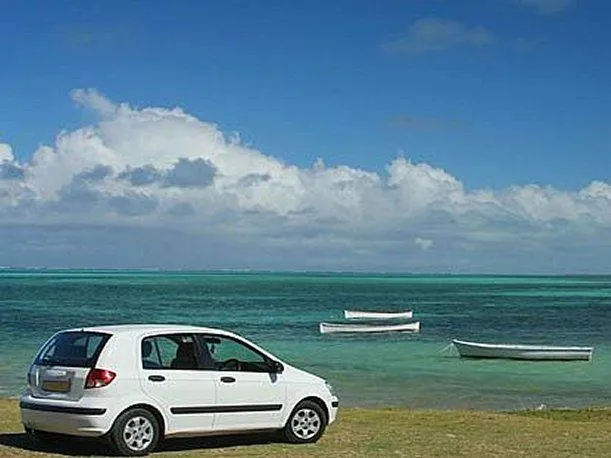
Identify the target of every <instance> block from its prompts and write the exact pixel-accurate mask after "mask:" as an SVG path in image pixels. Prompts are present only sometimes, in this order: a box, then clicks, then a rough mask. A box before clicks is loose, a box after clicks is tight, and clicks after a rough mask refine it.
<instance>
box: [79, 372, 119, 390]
mask: <svg viewBox="0 0 611 458" xmlns="http://www.w3.org/2000/svg"><path fill="white" fill-rule="evenodd" d="M116 376H117V374H115V373H114V372H113V371H109V370H106V369H91V370H90V371H89V374H87V380H86V381H85V388H102V387H103V386H107V385H110V383H111V382H112V381H113V380H114V379H115V377H116Z"/></svg>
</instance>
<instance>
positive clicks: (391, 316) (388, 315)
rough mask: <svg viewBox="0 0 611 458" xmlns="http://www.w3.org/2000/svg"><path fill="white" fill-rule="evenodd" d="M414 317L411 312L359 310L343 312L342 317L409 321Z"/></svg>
mask: <svg viewBox="0 0 611 458" xmlns="http://www.w3.org/2000/svg"><path fill="white" fill-rule="evenodd" d="M413 316H414V312H413V311H412V310H405V311H403V312H366V311H361V310H344V317H345V318H346V319H349V320H355V319H357V320H358V319H363V320H397V319H401V320H404V319H409V318H412V317H413Z"/></svg>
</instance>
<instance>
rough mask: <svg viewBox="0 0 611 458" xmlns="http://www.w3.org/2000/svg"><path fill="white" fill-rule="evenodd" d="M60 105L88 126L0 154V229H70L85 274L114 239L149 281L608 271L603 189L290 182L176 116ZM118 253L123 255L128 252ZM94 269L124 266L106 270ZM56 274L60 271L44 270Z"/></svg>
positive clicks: (408, 180) (435, 180)
mask: <svg viewBox="0 0 611 458" xmlns="http://www.w3.org/2000/svg"><path fill="white" fill-rule="evenodd" d="M74 94H75V95H74V97H75V98H76V99H78V100H79V102H80V103H82V104H84V105H85V106H86V108H88V109H91V110H93V111H94V112H96V113H99V115H100V118H99V121H98V122H97V123H95V124H93V125H90V126H85V127H83V128H81V129H77V130H75V131H71V132H62V133H61V134H60V135H59V136H58V137H57V139H56V142H55V143H54V144H53V145H47V146H42V147H40V148H39V149H38V150H37V151H36V152H35V153H34V154H33V156H32V158H31V160H30V161H29V162H27V163H24V164H17V163H16V162H15V160H14V157H13V155H12V151H11V149H10V147H8V146H6V145H5V146H3V147H2V148H0V157H1V158H2V161H1V162H0V167H1V168H0V221H1V222H2V223H1V224H0V227H4V228H6V227H8V226H11V227H16V226H18V227H20V228H27V227H29V228H32V227H36V228H39V229H40V228H45V227H47V228H53V227H61V228H70V230H69V231H68V232H67V233H66V235H65V237H64V238H68V239H70V238H71V237H75V235H74V234H75V231H76V230H77V229H76V228H78V227H79V225H81V226H83V225H84V227H85V229H84V230H86V231H91V230H92V229H91V228H97V229H96V231H98V232H99V231H106V232H104V234H105V236H104V237H103V240H104V241H105V242H102V241H100V243H108V244H109V245H108V250H106V251H105V250H103V249H101V248H100V249H94V247H93V245H92V244H95V241H91V243H90V244H89V245H87V246H88V248H87V249H88V250H90V251H91V252H96V253H98V256H100V258H99V259H100V261H99V262H100V263H102V261H101V260H102V259H106V258H104V255H103V254H100V253H103V252H111V251H109V250H116V247H115V246H114V245H113V243H112V241H111V240H112V236H113V234H114V236H116V237H117V243H120V242H119V240H123V239H124V238H123V235H121V234H124V232H121V231H126V230H127V231H129V233H130V234H131V235H130V240H132V241H133V240H140V242H139V243H141V244H142V245H140V248H138V249H139V250H140V251H142V252H146V253H148V252H150V253H152V252H153V251H154V250H149V249H148V248H144V247H145V246H149V245H150V244H158V243H163V244H164V246H166V247H167V249H165V250H158V251H155V253H157V254H156V256H157V257H156V258H155V260H156V261H155V262H157V263H159V264H160V265H159V266H161V267H164V266H176V265H180V259H179V258H178V256H179V253H182V254H181V255H180V256H186V258H188V259H190V260H191V261H189V266H190V267H193V268H196V267H235V268H240V267H252V266H256V267H259V268H268V267H269V268H272V267H282V268H325V269H330V268H345V269H356V270H359V269H363V270H367V269H384V270H387V269H388V270H390V269H397V270H411V269H421V270H427V271H431V270H433V271H438V270H443V269H446V268H450V267H448V266H451V267H452V269H455V268H459V269H464V270H476V271H481V270H482V269H485V266H489V267H490V266H491V265H492V264H491V263H493V262H495V263H497V264H496V265H497V267H498V263H499V262H513V265H514V268H517V269H518V270H521V269H522V268H523V265H524V259H527V258H528V259H530V258H531V257H533V256H535V253H537V254H538V255H537V256H536V258H535V259H534V260H532V259H530V261H532V262H531V264H529V265H531V266H534V265H535V264H536V263H537V262H538V263H540V264H541V263H544V260H545V259H548V257H549V256H551V254H550V253H552V252H553V251H554V250H553V247H558V246H562V247H563V250H564V252H568V251H571V250H573V254H574V259H583V260H584V261H583V262H584V264H588V265H591V264H592V262H591V259H588V258H587V257H586V256H585V255H584V253H590V255H591V256H592V257H595V256H599V257H600V259H609V256H610V255H611V246H610V247H608V248H609V249H606V248H605V247H604V246H601V243H600V241H601V240H609V239H610V238H608V237H606V236H607V235H608V234H609V233H610V232H611V184H609V183H606V182H602V181H595V182H592V183H590V184H589V185H588V186H586V187H585V188H583V189H581V190H578V191H576V192H569V191H564V190H558V189H555V188H552V187H549V186H544V185H534V184H533V185H529V186H512V187H509V188H507V189H498V190H495V189H480V190H477V189H476V190H468V189H466V188H465V186H464V185H463V183H462V182H461V181H460V180H459V179H458V178H457V177H455V176H453V175H452V174H451V172H450V171H447V170H443V169H442V168H439V167H434V166H432V165H430V164H427V163H414V162H412V161H411V160H410V159H409V158H407V157H403V156H398V157H397V158H395V159H394V160H393V161H391V162H390V163H389V164H388V165H387V167H386V170H385V171H384V172H383V173H379V172H373V171H368V170H363V169H359V168H355V167H349V166H346V165H338V166H333V167H328V166H326V165H325V163H324V161H323V160H322V159H320V160H317V161H316V163H314V164H313V165H312V166H311V167H306V168H300V167H297V166H295V165H292V164H287V163H284V162H282V161H280V160H278V159H276V158H274V157H271V156H269V155H266V154H264V153H263V152H261V151H258V150H256V149H255V148H252V147H249V146H246V145H244V144H242V143H241V142H240V141H239V139H238V138H236V137H227V136H226V135H224V134H223V133H222V132H221V131H220V130H219V129H218V127H217V126H216V125H214V124H212V123H209V122H205V121H202V120H199V119H197V118H195V117H193V116H191V115H189V114H187V113H185V112H184V111H183V110H181V109H179V108H160V107H148V108H142V109H136V108H133V107H131V106H129V105H127V104H115V103H113V102H112V101H110V100H108V99H107V98H106V97H104V96H103V95H101V94H99V93H97V92H95V91H92V90H87V91H76V92H75V93H74ZM58 230H59V229H58ZM61 230H64V229H61ZM66 230H67V229H66ZM37 231H38V229H37V230H36V231H34V230H32V231H25V230H20V233H22V234H29V233H40V232H37ZM96 233H97V232H96ZM137 233H141V237H140V238H139V237H137V236H135V235H134V234H137ZM170 234H175V235H176V234H182V235H176V237H175V238H174V240H175V242H174V243H175V245H176V249H174V247H172V246H169V245H168V244H167V240H168V237H170ZM423 234H426V236H423ZM132 236H134V238H133V239H132ZM23 237H25V235H24V236H23ZM9 240H12V242H9ZM79 240H81V238H80V236H79ZM161 240H163V242H160V241H161ZM433 241H434V245H433ZM74 243H75V245H74V246H77V247H78V246H79V244H78V243H76V242H74ZM79 243H82V241H81V242H79ZM132 243H133V242H132ZM185 244H191V245H193V246H194V248H193V253H191V251H190V248H189V246H187V245H185ZM183 245H184V246H183ZM195 245H197V246H198V247H199V248H197V249H196V248H195ZM211 245H212V246H214V247H215V248H214V250H210V247H211ZM28 246H30V245H28V243H27V241H25V240H22V238H20V239H19V241H18V242H17V241H15V239H9V238H4V239H0V252H3V253H12V254H11V256H12V258H7V259H9V261H10V259H13V260H15V259H26V261H25V262H24V263H26V264H27V263H30V264H39V262H37V261H36V259H38V258H36V257H34V258H32V256H35V255H34V254H32V252H31V251H28V250H29V248H27V247H28ZM433 246H434V247H435V249H432V247H433ZM19 247H22V248H19ZM179 247H180V248H179ZM220 247H223V249H221V248H220ZM9 248H10V249H9ZM132 248H133V247H132ZM132 248H130V250H131V251H129V250H127V249H126V253H127V252H128V251H129V252H130V253H135V251H134V250H136V251H137V250H138V249H136V248H133V250H132ZM20 250H21V251H20ZM232 250H235V252H231V251H232ZM577 250H578V251H577ZM605 250H606V251H605ZM117 251H118V252H119V253H120V251H121V250H117ZM112 252H114V251H112ZM491 252H493V253H495V254H494V256H491V255H490V253H491ZM20 253H21V254H20ZM186 253H191V254H189V255H187V254H186ZM195 253H198V256H197V257H196V256H195V255H194V254H195ZM206 253H208V254H206ZM210 253H214V255H213V256H212V254H210ZM47 255H48V253H47V254H45V256H47ZM578 255H579V256H578ZM7 256H8V255H7ZM19 256H23V258H19ZM41 256H42V255H41ZM57 256H61V253H58V254H57ZM126 256H127V255H126ZM164 256H166V258H164ZM210 256H212V257H210ZM554 256H556V255H554ZM186 258H185V259H186ZM40 259H44V260H47V259H48V258H46V257H44V258H40ZM74 259H84V258H83V257H82V256H80V255H78V254H77V253H74ZM108 259H109V261H108V262H115V263H118V265H116V266H117V267H120V266H125V263H123V264H122V261H121V260H122V259H123V258H121V255H120V254H119V255H117V256H113V257H111V258H108ZM126 259H127V258H125V259H123V260H124V261H125V262H127V261H126ZM129 259H136V258H129ZM138 259H140V258H138ZM164 259H165V261H164ZM198 259H199V261H200V264H198ZM228 259H231V260H233V261H232V262H234V263H233V264H231V263H230V264H227V263H228V262H229V261H228ZM554 259H556V260H557V259H558V257H557V256H556V257H555V258H554ZM9 261H7V260H4V261H2V262H3V264H6V263H7V262H9ZM586 261H587V262H586ZM41 262H42V261H41ZM134 262H135V261H134ZM151 262H152V261H151ZM240 262H242V264H240ZM556 262H557V261H556ZM235 263H237V264H235ZM56 265H66V263H65V262H63V261H62V260H61V259H59V258H58V261H57V264H56ZM89 265H90V266H92V265H96V264H95V261H94V260H91V263H90V264H89ZM97 265H107V264H97ZM130 266H132V267H133V265H130ZM136 267H137V266H136ZM533 268H534V267H533ZM545 268H546V265H544V264H542V265H541V269H543V270H545Z"/></svg>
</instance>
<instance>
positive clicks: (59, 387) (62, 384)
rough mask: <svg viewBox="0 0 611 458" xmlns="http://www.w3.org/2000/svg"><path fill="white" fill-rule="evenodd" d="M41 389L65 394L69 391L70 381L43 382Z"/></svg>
mask: <svg viewBox="0 0 611 458" xmlns="http://www.w3.org/2000/svg"><path fill="white" fill-rule="evenodd" d="M42 389H43V390H45V391H51V392H53V393H67V392H68V391H70V380H43V382H42Z"/></svg>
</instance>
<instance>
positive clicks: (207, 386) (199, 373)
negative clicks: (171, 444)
mask: <svg viewBox="0 0 611 458" xmlns="http://www.w3.org/2000/svg"><path fill="white" fill-rule="evenodd" d="M139 372H140V377H139V378H140V384H141V386H142V389H143V391H144V392H145V393H146V394H147V395H149V396H150V397H151V398H153V399H155V400H156V401H157V403H158V404H159V405H160V406H162V408H163V410H164V413H165V416H166V418H167V419H168V425H167V432H168V433H169V434H175V433H191V432H192V433H197V432H207V431H210V430H212V425H213V422H214V414H215V412H214V405H215V398H216V385H215V379H214V374H212V373H211V372H210V371H206V370H204V369H203V368H202V363H201V358H200V352H199V350H198V348H197V344H196V340H195V338H194V336H193V335H192V334H180V333H177V334H158V335H150V336H146V337H145V338H143V339H142V341H141V344H140V370H139Z"/></svg>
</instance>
